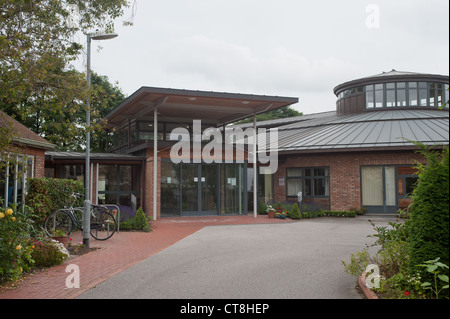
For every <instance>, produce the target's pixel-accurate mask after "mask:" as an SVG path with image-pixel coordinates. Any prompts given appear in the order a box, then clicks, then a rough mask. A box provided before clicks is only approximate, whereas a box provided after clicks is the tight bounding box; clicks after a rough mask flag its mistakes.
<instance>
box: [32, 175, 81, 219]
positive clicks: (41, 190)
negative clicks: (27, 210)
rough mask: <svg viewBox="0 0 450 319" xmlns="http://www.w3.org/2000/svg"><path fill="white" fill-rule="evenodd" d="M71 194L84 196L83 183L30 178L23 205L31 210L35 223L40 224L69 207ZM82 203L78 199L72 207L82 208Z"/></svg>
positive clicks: (69, 180) (68, 180)
mask: <svg viewBox="0 0 450 319" xmlns="http://www.w3.org/2000/svg"><path fill="white" fill-rule="evenodd" d="M72 193H80V194H84V185H83V183H82V182H80V181H75V180H71V179H57V178H30V179H28V194H27V197H26V200H25V204H26V205H27V206H29V207H32V208H33V210H34V213H35V215H36V218H37V220H36V222H37V223H42V222H44V220H45V217H47V216H48V215H49V214H50V213H52V212H54V211H56V210H58V209H61V208H64V207H69V206H70V204H71V199H72V197H71V195H72ZM83 202H84V200H83V199H79V200H78V201H77V202H76V203H75V205H74V206H75V207H82V206H83Z"/></svg>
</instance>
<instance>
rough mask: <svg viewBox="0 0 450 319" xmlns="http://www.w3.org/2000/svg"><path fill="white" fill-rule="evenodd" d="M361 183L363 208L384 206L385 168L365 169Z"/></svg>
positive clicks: (363, 169) (362, 171)
mask: <svg viewBox="0 0 450 319" xmlns="http://www.w3.org/2000/svg"><path fill="white" fill-rule="evenodd" d="M361 183H362V184H361V190H362V204H363V206H383V204H384V202H383V168H382V167H363V168H362V169H361Z"/></svg>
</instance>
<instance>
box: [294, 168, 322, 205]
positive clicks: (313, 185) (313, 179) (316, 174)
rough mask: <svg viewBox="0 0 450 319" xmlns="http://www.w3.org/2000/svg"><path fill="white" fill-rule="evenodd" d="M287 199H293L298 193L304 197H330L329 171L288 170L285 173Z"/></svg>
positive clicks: (311, 169) (312, 169)
mask: <svg viewBox="0 0 450 319" xmlns="http://www.w3.org/2000/svg"><path fill="white" fill-rule="evenodd" d="M286 176H287V177H286V180H287V182H286V184H287V197H288V198H289V197H292V198H293V197H295V198H297V195H298V193H299V192H302V193H303V196H306V197H329V196H330V169H329V168H328V167H323V168H288V169H287V173H286Z"/></svg>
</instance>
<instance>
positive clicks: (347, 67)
mask: <svg viewBox="0 0 450 319" xmlns="http://www.w3.org/2000/svg"><path fill="white" fill-rule="evenodd" d="M136 5H137V6H136V8H135V14H134V17H133V22H134V25H133V26H129V27H123V26H122V21H123V20H126V19H128V18H130V16H131V15H132V11H131V8H130V9H129V10H127V11H126V12H125V15H124V16H123V17H122V19H119V20H118V21H117V24H116V32H117V33H118V34H119V37H118V38H116V39H114V40H109V41H101V42H97V41H96V42H94V43H93V49H92V69H93V70H94V71H96V72H97V73H99V74H102V75H106V76H108V77H109V80H110V81H111V82H115V81H118V82H119V86H120V87H121V88H122V90H123V91H124V93H125V94H126V95H130V94H132V93H134V92H135V91H136V90H138V89H139V88H140V87H142V86H153V87H164V88H174V89H192V90H202V91H217V92H230V93H250V94H262V95H276V96H287V97H297V98H299V100H300V102H299V103H298V104H296V105H295V106H294V108H295V109H297V110H299V111H301V112H304V113H305V114H310V113H316V112H324V111H332V110H334V109H335V106H336V97H335V96H334V94H333V88H334V87H335V86H337V85H338V84H340V83H343V82H346V81H350V80H354V79H358V78H361V77H366V76H370V75H375V74H379V73H381V72H383V71H390V70H392V69H396V70H398V71H409V72H421V73H434V74H444V75H448V74H449V71H448V70H449V1H448V0H388V1H385V0H369V1H364V0H341V1H331V0H317V1H303V0H277V1H274V0H220V1H219V0H164V1H163V0H137V1H136ZM370 5H375V6H370ZM378 10H379V11H378ZM377 13H379V15H377ZM377 18H379V19H377ZM377 20H378V21H379V25H377ZM99 45H100V46H101V49H99V47H98V46H99ZM82 63H85V61H81V63H80V65H81V64H82Z"/></svg>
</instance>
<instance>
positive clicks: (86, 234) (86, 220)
mask: <svg viewBox="0 0 450 319" xmlns="http://www.w3.org/2000/svg"><path fill="white" fill-rule="evenodd" d="M116 37H117V34H115V33H104V32H97V33H94V34H87V83H88V90H90V87H91V41H92V40H98V41H100V40H110V39H114V38H116ZM86 108H87V110H86V176H85V196H84V212H83V215H84V216H83V245H85V246H86V247H87V248H89V246H90V245H89V239H90V229H91V221H90V211H91V201H90V196H89V195H90V166H91V159H90V157H91V132H90V126H91V99H90V94H89V92H88V97H87V102H86Z"/></svg>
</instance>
